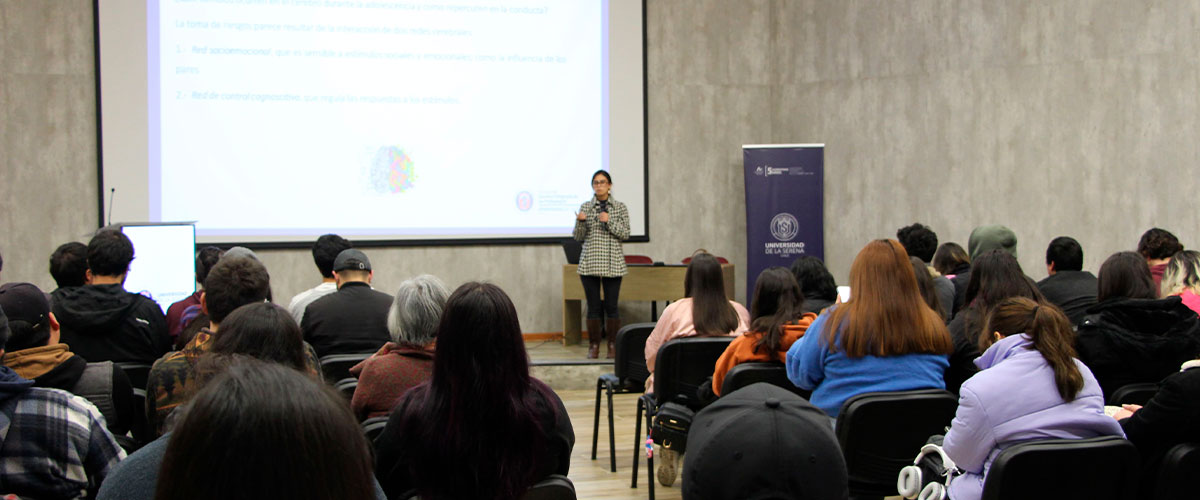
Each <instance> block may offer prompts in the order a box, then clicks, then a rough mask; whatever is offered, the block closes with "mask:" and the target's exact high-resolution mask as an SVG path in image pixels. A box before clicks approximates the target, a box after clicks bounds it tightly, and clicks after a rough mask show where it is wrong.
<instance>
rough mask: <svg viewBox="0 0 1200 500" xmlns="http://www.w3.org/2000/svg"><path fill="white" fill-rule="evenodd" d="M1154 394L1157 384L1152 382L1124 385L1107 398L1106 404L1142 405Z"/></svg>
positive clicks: (1156, 390)
mask: <svg viewBox="0 0 1200 500" xmlns="http://www.w3.org/2000/svg"><path fill="white" fill-rule="evenodd" d="M1156 392H1158V384H1156V383H1154V382H1141V383H1137V384H1125V385H1123V386H1121V387H1119V388H1117V390H1115V391H1113V393H1112V394H1110V395H1109V396H1108V404H1110V405H1112V406H1121V405H1144V404H1146V401H1150V398H1152V397H1154V393H1156Z"/></svg>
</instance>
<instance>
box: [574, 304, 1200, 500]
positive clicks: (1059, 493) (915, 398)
mask: <svg viewBox="0 0 1200 500" xmlns="http://www.w3.org/2000/svg"><path fill="white" fill-rule="evenodd" d="M653 329H654V323H638V324H632V325H627V326H625V327H624V328H622V329H621V330H620V331H619V332H618V333H617V336H616V358H615V360H614V373H611V374H606V375H603V376H601V377H600V378H599V379H598V380H597V383H596V406H595V420H594V422H593V433H592V455H591V457H592V459H593V460H595V459H596V456H597V454H596V451H597V443H598V439H599V426H600V401H601V393H602V392H603V393H606V394H607V399H608V427H609V428H608V432H609V454H610V469H611V471H612V472H616V470H617V469H616V455H615V442H614V437H613V432H614V429H613V413H612V396H613V394H622V393H639V392H642V389H643V387H644V383H645V380H646V378H647V377H648V376H649V373H648V371H647V369H646V364H645V357H644V354H643V350H644V346H645V342H646V339H647V338H648V337H649V335H650V332H651V331H653ZM731 340H732V338H731V337H691V338H682V339H676V340H673V341H671V342H668V343H667V344H665V345H663V346H662V348H661V349H660V350H659V354H658V357H657V361H656V370H655V381H654V391H653V392H652V393H648V394H642V395H641V396H640V397H639V398H638V401H637V418H636V420H635V430H634V436H635V437H634V452H633V453H634V461H633V471H632V481H631V484H630V486H631V487H633V488H636V487H637V476H638V468H639V462H640V458H639V457H640V456H641V455H642V449H643V442H642V439H643V435H642V430H641V428H642V427H641V425H642V418H643V415H644V416H645V423H646V427H647V429H649V428H650V426H651V424H652V422H653V419H654V416H655V415H656V413H657V411H658V410H659V409H660V408H662V406H663V405H664V404H666V403H668V402H674V403H679V404H684V405H686V406H688V407H690V408H692V409H693V410H699V409H700V408H701V407H702V406H703V403H702V402H701V401H699V400H698V398H697V396H696V395H697V389H698V388H699V387H700V386H701V385H703V384H705V383H708V382H709V379H708V377H710V376H711V375H712V371H713V365H714V364H715V362H716V360H717V358H718V357H720V355H721V353H722V352H724V350H725V348H726V346H728V345H729V342H730V341H731ZM759 382H766V383H770V384H772V385H776V386H779V387H782V388H785V389H788V390H790V391H792V392H795V393H797V394H799V395H801V396H802V397H806V398H807V396H808V394H806V393H805V392H806V391H802V390H800V389H798V388H797V387H795V386H794V385H793V384H792V383H791V382H790V381H789V380H788V379H787V375H786V370H785V369H784V367H783V365H781V364H778V363H745V364H742V365H738V366H736V367H734V368H733V369H732V370H730V372H729V373H728V374H727V376H726V379H725V381H724V383H723V385H722V391H721V393H722V394H730V393H732V392H733V391H736V390H737V389H739V388H742V387H745V386H748V385H751V384H754V383H759ZM1156 389H1157V386H1156V385H1155V384H1132V385H1130V386H1126V387H1123V388H1121V390H1118V391H1116V392H1115V393H1114V394H1112V396H1111V397H1110V401H1109V404H1113V405H1120V404H1122V403H1128V404H1144V403H1145V402H1146V401H1147V400H1149V399H1150V398H1151V397H1152V396H1153V394H1154V391H1155V390H1156ZM957 405H958V401H957V398H956V397H954V395H953V394H951V393H950V392H948V391H945V390H917V391H903V392H895V393H868V394H860V395H858V396H855V397H853V398H850V399H849V400H847V401H846V402H845V404H844V405H843V406H842V411H841V412H840V414H839V415H838V418H837V424H836V426H835V427H836V435H837V439H838V444H839V445H840V446H841V449H842V452H843V455H844V457H845V459H846V466H847V471H848V478H849V491H850V494H851V496H881V497H882V496H891V495H895V494H896V489H897V488H896V478H897V475H898V474H899V472H900V469H901V468H903V467H904V466H906V465H909V464H911V463H912V457H913V456H914V455H916V452H917V450H919V449H920V448H921V446H922V445H923V444H925V442H926V440H927V439H928V438H929V436H931V435H934V434H943V433H944V432H945V429H946V426H948V425H949V424H950V421H951V420H952V419H953V418H954V415H955V412H956V409H957ZM646 463H647V467H648V468H649V469H650V470H654V469H653V467H654V459H653V455H652V454H651V455H650V456H647V458H646ZM1197 470H1200V444H1183V445H1178V446H1176V447H1175V448H1174V449H1172V450H1171V452H1170V453H1169V454H1168V456H1167V458H1166V459H1165V460H1164V465H1163V467H1162V469H1161V470H1160V473H1159V480H1158V482H1157V485H1158V486H1157V489H1158V491H1157V493H1156V496H1155V497H1154V498H1161V499H1170V498H1188V495H1189V494H1194V493H1195V492H1196V491H1200V478H1197V477H1195V475H1194V474H1191V473H1190V472H1189V471H1191V472H1194V471H1197ZM1139 475H1140V465H1139V458H1138V453H1137V450H1136V449H1135V448H1134V446H1133V445H1132V444H1131V443H1129V442H1128V441H1126V440H1125V439H1122V438H1119V437H1111V436H1109V437H1099V438H1092V439H1084V440H1046V441H1033V442H1027V443H1022V444H1019V445H1016V446H1012V447H1010V448H1008V449H1006V450H1005V451H1004V452H1003V453H1001V455H1000V456H999V457H998V458H997V460H996V461H995V462H994V463H993V465H992V468H991V470H990V472H989V474H988V478H987V480H986V483H985V487H984V496H983V498H984V499H985V500H987V499H1000V498H1131V497H1135V496H1137V491H1136V485H1137V482H1138V477H1139ZM648 476H652V475H649V474H648ZM648 479H649V480H648V481H647V484H648V486H649V488H648V493H649V498H650V499H651V500H653V499H654V480H653V478H652V477H650V478H648Z"/></svg>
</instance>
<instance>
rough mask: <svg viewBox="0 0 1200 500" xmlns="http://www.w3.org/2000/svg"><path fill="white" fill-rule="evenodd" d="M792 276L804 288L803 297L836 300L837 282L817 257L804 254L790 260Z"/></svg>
mask: <svg viewBox="0 0 1200 500" xmlns="http://www.w3.org/2000/svg"><path fill="white" fill-rule="evenodd" d="M791 271H792V276H794V277H795V278H796V282H797V283H799V284H800V289H801V290H804V298H806V299H811V300H824V301H834V300H837V282H836V281H834V280H833V275H832V274H830V273H829V269H826V268H825V263H824V262H822V261H821V259H820V258H819V257H813V256H811V255H806V256H804V257H800V258H798V259H796V260H794V261H792V268H791Z"/></svg>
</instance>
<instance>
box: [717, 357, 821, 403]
mask: <svg viewBox="0 0 1200 500" xmlns="http://www.w3.org/2000/svg"><path fill="white" fill-rule="evenodd" d="M759 382H766V383H768V384H771V385H774V386H776V387H781V388H784V389H787V390H789V391H791V392H793V393H795V394H797V395H799V396H800V397H802V398H804V399H808V397H809V396H810V395H811V394H812V391H806V390H804V389H801V388H799V387H796V385H795V384H793V383H792V381H791V380H788V378H787V368H785V367H784V366H783V363H763V362H752V363H741V364H739V365H737V366H734V367H733V368H731V369H730V370H729V372H728V373H726V374H725V381H724V382H722V383H721V394H729V393H731V392H733V391H736V390H738V389H741V388H743V387H746V386H748V385H750V384H756V383H759Z"/></svg>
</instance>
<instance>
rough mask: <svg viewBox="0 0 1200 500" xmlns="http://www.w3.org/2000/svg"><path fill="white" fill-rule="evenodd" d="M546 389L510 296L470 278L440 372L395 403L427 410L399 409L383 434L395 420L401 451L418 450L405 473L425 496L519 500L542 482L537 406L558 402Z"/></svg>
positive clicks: (445, 334)
mask: <svg viewBox="0 0 1200 500" xmlns="http://www.w3.org/2000/svg"><path fill="white" fill-rule="evenodd" d="M546 391H548V389H546V388H545V386H544V385H543V384H541V383H539V382H536V381H534V380H533V379H532V377H530V376H529V358H528V354H526V352H525V342H524V339H523V337H522V336H521V325H520V323H519V322H518V321H517V310H516V308H515V307H513V303H512V301H511V300H509V298H508V295H507V294H505V293H504V291H503V290H501V289H500V287H498V286H496V285H493V284H490V283H480V282H469V283H465V284H463V285H462V286H460V287H458V289H457V290H455V291H454V293H452V294H451V295H450V298H449V299H448V300H447V301H446V307H445V310H444V311H443V313H442V317H441V321H440V323H439V324H438V332H437V354H436V356H435V358H434V362H433V377H432V378H431V379H430V381H429V383H428V384H423V385H420V386H417V387H415V388H413V389H411V390H409V392H408V393H407V394H405V396H404V398H403V400H401V402H400V403H399V404H398V405H397V407H398V408H400V407H406V406H409V407H413V408H419V409H420V411H414V412H400V413H394V414H393V417H392V420H391V421H390V422H388V429H387V430H386V431H385V436H386V435H388V434H391V433H393V429H392V428H393V424H396V429H395V435H398V436H399V446H400V447H402V448H403V451H400V453H420V457H419V458H416V459H414V460H412V461H411V467H410V468H409V470H408V471H406V472H408V473H409V474H410V477H411V478H412V479H413V480H414V481H416V484H415V485H414V486H416V488H417V490H418V492H419V493H420V495H421V497H422V498H495V499H516V498H519V497H520V496H521V495H522V494H524V493H525V491H526V490H527V489H528V488H529V487H530V486H532V485H533V484H534V483H536V482H537V481H538V480H540V479H542V478H541V477H536V476H537V474H538V471H540V470H541V463H540V461H541V458H540V457H541V450H543V449H544V448H545V447H546V446H547V444H546V443H545V438H544V433H543V432H542V429H541V426H540V425H539V421H541V420H542V419H540V418H539V416H538V415H540V414H541V413H540V411H539V407H540V406H542V405H544V404H545V403H544V401H552V400H553V399H554V395H553V394H547V393H546ZM397 411H398V412H399V411H400V410H397ZM557 418H565V416H558V417H557ZM384 453H386V452H385V451H384V450H380V454H381V456H382V455H383V454H384ZM447 464H456V465H453V467H456V468H457V469H458V470H457V472H455V471H451V472H447V471H446V470H445V467H447ZM381 472H383V471H381ZM400 472H404V471H400ZM448 476H449V477H457V478H459V479H458V480H445V478H447V477H448ZM439 478H440V479H439ZM381 480H383V478H381Z"/></svg>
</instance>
